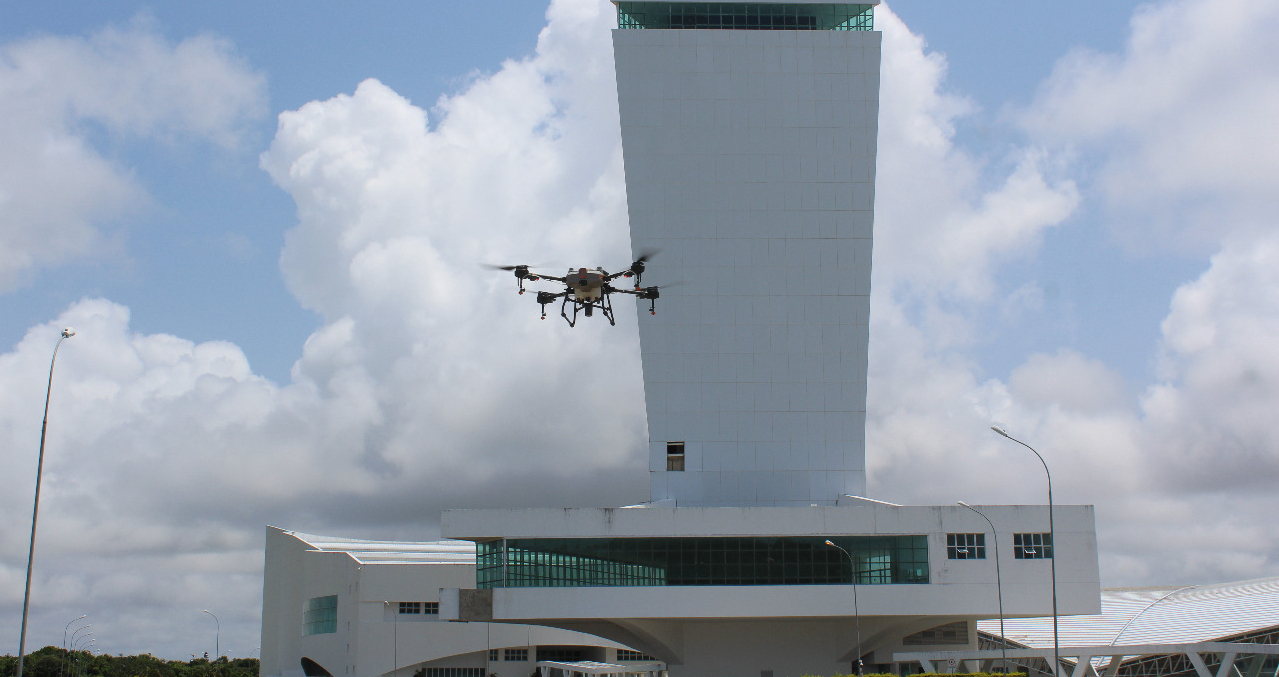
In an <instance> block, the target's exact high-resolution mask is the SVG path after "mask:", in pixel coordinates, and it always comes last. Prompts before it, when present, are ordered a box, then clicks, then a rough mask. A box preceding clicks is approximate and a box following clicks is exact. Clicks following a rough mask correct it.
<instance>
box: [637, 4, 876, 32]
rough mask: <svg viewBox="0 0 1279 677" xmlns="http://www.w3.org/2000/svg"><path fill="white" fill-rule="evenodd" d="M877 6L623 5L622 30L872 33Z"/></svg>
mask: <svg viewBox="0 0 1279 677" xmlns="http://www.w3.org/2000/svg"><path fill="white" fill-rule="evenodd" d="M874 24H875V21H874V5H862V4H849V3H814V4H793V3H773V2H619V3H617V26H618V28H656V29H672V28H676V29H680V28H683V29H688V28H700V29H709V30H739V31H752V30H753V31H761V30H762V31H869V30H874V27H875V26H874Z"/></svg>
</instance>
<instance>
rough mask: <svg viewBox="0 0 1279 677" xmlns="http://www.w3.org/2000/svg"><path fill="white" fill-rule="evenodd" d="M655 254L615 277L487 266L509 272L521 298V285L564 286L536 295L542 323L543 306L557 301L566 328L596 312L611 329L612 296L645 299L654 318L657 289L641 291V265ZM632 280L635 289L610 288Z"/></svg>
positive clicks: (602, 272) (602, 273) (600, 272)
mask: <svg viewBox="0 0 1279 677" xmlns="http://www.w3.org/2000/svg"><path fill="white" fill-rule="evenodd" d="M655 253H656V252H647V253H644V254H641V255H640V257H639V258H638V259H635V261H634V262H633V263H631V266H630V267H629V268H627V269H626V270H622V271H619V272H616V273H610V272H608V271H606V270H604V269H603V268H578V269H576V270H574V269H572V268H570V269H569V271H568V272H567V273H565V274H564V276H563V277H556V276H554V275H545V274H542V273H535V272H533V271H531V270H529V266H527V265H523V264H522V265H518V266H488V267H489V268H492V269H494V270H509V271H512V272H513V273H515V279H516V280H519V289H520V294H523V293H524V292H525V289H524V283H525V282H526V281H527V282H538V281H540V280H551V281H554V282H559V283H560V284H563V285H564V291H561V292H549V291H539V292H537V302H538V303H539V304H541V306H542V319H543V320H545V319H546V306H547V305H548V304H551V303H554V302H555V300H556V299H561V298H562V299H564V300H563V301H562V302H561V303H560V316H561V317H563V318H564V320H565V321H566V322H568V326H570V327H573V326H576V325H577V314H578V312H581V313H582V314H583V315H585V316H586V317H591V316H593V315H594V314H595V311H596V310H598V311H600V313H601V314H602V315H603V316H604V317H606V318H608V323H609V324H610V325H616V324H617V322H616V321H614V319H613V302H612V300H611V299H610V297H611V296H612V295H613V294H614V293H617V294H630V295H631V296H635V297H638V298H641V299H646V300H647V301H648V302H649V303H648V312H649V313H650V314H653V315H656V314H657V308H656V302H657V298H658V296H660V295H661V294H660V293H659V290H658V288H657V287H641V286H640V279H641V278H642V277H643V275H644V263H645V262H647V261H648V260H649V259H650V258H652V256H653V254H655ZM630 277H634V278H635V288H634V289H626V288H623V287H615V286H613V281H614V280H616V279H618V278H630ZM570 303H572V304H573V314H572V316H571V317H570V316H569V314H568V305H569V304H570Z"/></svg>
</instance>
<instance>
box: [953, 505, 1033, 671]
mask: <svg viewBox="0 0 1279 677" xmlns="http://www.w3.org/2000/svg"><path fill="white" fill-rule="evenodd" d="M959 504H960V505H962V506H964V507H965V508H968V509H969V510H971V511H973V512H975V513H977V514H978V515H981V518H982V519H984V520H986V524H989V525H990V537H991V538H992V539H993V540H994V541H995V592H996V593H997V594H998V595H999V652H1000V654H1001V655H1002V656H1003V663H1004V674H1008V640H1007V639H1005V638H1006V637H1007V635H1005V634H1004V579H1003V576H1002V575H1000V573H999V534H998V533H997V532H996V531H995V523H994V522H991V521H990V518H989V517H987V516H986V515H985V514H984V513H983V512H982V511H980V510H978V509H977V508H974V507H973V506H971V505H968V504H967V503H965V502H963V501H960V502H959ZM1054 554H1055V553H1054Z"/></svg>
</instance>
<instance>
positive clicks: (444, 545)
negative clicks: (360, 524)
mask: <svg viewBox="0 0 1279 677" xmlns="http://www.w3.org/2000/svg"><path fill="white" fill-rule="evenodd" d="M286 533H288V534H289V535H291V536H293V537H294V538H297V539H298V540H300V541H303V542H305V543H306V544H307V545H310V546H311V547H312V548H314V549H316V550H318V551H321V552H344V553H346V554H348V555H350V556H351V557H352V558H354V559H355V560H356V561H357V562H360V563H361V564H471V565H474V564H475V544H474V543H472V542H471V541H426V542H422V543H410V542H405V541H365V540H360V539H357V538H337V537H333V536H314V535H311V534H303V533H300V532H297V531H289V532H286Z"/></svg>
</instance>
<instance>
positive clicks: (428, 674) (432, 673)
mask: <svg viewBox="0 0 1279 677" xmlns="http://www.w3.org/2000/svg"><path fill="white" fill-rule="evenodd" d="M413 677H484V668H419V669H418V671H417V672H415V673H413Z"/></svg>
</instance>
